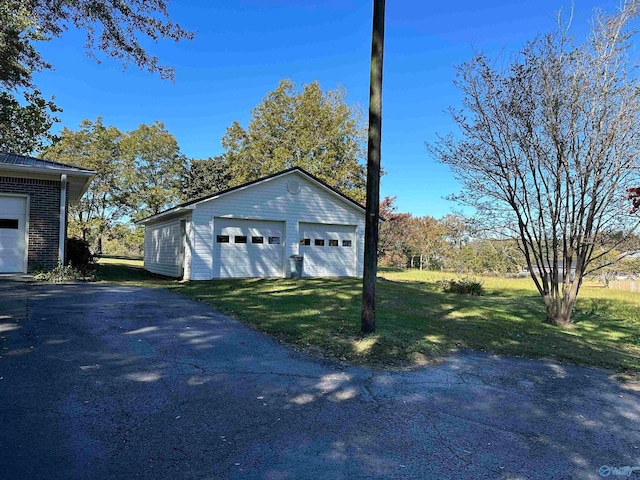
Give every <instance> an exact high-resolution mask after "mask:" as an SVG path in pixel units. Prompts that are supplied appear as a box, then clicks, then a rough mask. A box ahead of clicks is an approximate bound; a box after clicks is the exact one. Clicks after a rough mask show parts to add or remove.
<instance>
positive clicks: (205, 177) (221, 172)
mask: <svg viewBox="0 0 640 480" xmlns="http://www.w3.org/2000/svg"><path fill="white" fill-rule="evenodd" d="M180 181H181V197H182V201H185V202H186V201H189V200H193V199H195V198H199V197H204V196H206V195H209V194H212V193H216V192H219V191H220V190H224V189H226V188H228V187H229V182H230V181H231V176H230V175H229V171H228V168H227V164H226V163H225V162H224V159H223V158H222V157H214V158H207V159H205V160H195V159H192V160H190V161H189V164H188V167H187V168H185V170H184V173H183V176H182V178H181V180H180Z"/></svg>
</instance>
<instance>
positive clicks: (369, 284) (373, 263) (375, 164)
mask: <svg viewBox="0 0 640 480" xmlns="http://www.w3.org/2000/svg"><path fill="white" fill-rule="evenodd" d="M384 12H385V0H373V35H372V41H371V80H370V87H369V144H368V150H367V207H366V216H367V218H366V227H365V240H364V276H363V279H362V326H361V330H362V333H373V332H375V331H376V277H377V275H378V252H377V250H378V218H379V216H380V146H381V143H382V142H381V139H382V61H383V53H384Z"/></svg>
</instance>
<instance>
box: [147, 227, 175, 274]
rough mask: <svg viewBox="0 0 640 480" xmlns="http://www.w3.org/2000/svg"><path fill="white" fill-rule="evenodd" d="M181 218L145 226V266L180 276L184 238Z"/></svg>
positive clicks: (154, 270) (159, 271) (158, 271)
mask: <svg viewBox="0 0 640 480" xmlns="http://www.w3.org/2000/svg"><path fill="white" fill-rule="evenodd" d="M180 220H181V219H180V218H176V219H173V220H168V221H166V222H162V223H156V224H152V225H146V226H145V232H144V268H145V269H147V270H149V271H150V272H153V273H158V274H160V275H167V276H169V277H179V276H180V274H181V269H182V265H181V264H180V260H181V255H180V253H181V249H182V248H184V243H183V242H184V239H183V236H182V234H181V229H180Z"/></svg>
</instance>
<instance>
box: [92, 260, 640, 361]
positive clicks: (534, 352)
mask: <svg viewBox="0 0 640 480" xmlns="http://www.w3.org/2000/svg"><path fill="white" fill-rule="evenodd" d="M100 263H101V267H100V277H101V278H102V279H103V281H105V282H109V283H120V284H125V285H142V286H148V287H162V288H167V289H170V290H173V291H175V292H177V293H180V294H182V295H186V296H188V297H191V298H194V299H197V300H199V301H202V302H205V303H207V304H210V305H212V306H214V307H216V308H218V309H220V310H222V311H224V312H227V313H229V314H231V315H233V316H234V317H236V318H238V319H240V320H241V321H243V322H245V323H248V324H251V325H253V326H255V327H256V328H258V329H259V330H262V331H264V332H267V333H269V334H271V335H273V336H275V337H277V338H279V339H283V340H285V341H287V342H288V343H290V344H292V345H294V346H298V347H301V348H306V349H311V350H312V351H313V352H315V353H319V354H322V355H325V356H331V357H336V358H340V359H343V360H346V361H349V362H351V363H356V364H368V365H379V364H384V365H386V366H389V365H391V366H393V365H396V366H406V365H415V364H423V363H425V362H429V361H430V360H431V359H434V358H438V357H440V356H442V355H445V354H448V353H450V352H453V351H457V350H460V349H472V350H477V351H486V352H493V353H498V354H506V355H515V356H525V357H532V358H540V357H550V358H555V359H558V360H561V361H566V362H570V363H575V364H584V365H592V366H599V367H606V368H611V369H615V370H617V371H620V372H629V373H636V372H638V371H639V370H640V296H639V295H637V293H631V292H623V291H614V290H608V289H605V288H602V287H599V286H597V285H587V286H585V287H584V289H583V290H582V292H581V297H580V299H579V301H578V304H577V306H576V310H575V314H574V321H575V324H574V325H573V326H572V327H570V328H561V327H557V326H553V325H548V324H545V323H543V322H542V321H541V319H542V318H544V310H543V307H542V301H541V299H540V298H539V296H538V294H537V292H536V291H535V289H534V287H533V284H532V282H531V281H530V280H528V279H501V278H490V277H482V278H481V280H482V282H483V286H484V289H485V292H486V293H485V295H484V296H473V297H471V296H467V295H457V294H444V293H442V292H440V291H439V289H438V287H437V285H436V282H437V281H438V280H442V279H445V278H452V276H453V275H452V274H450V273H448V274H447V273H442V272H420V271H408V272H393V271H383V272H381V275H382V276H383V278H380V279H379V281H378V296H377V308H376V311H377V332H376V334H375V335H372V336H368V337H363V336H362V335H361V334H360V332H359V329H360V306H361V305H360V302H361V281H360V280H359V279H351V278H349V279H302V280H290V279H243V280H223V281H222V280H218V281H215V280H214V281H205V282H197V281H194V282H178V281H176V280H170V279H165V278H159V277H155V276H153V275H151V274H149V273H148V272H146V271H144V270H143V269H142V268H141V262H135V261H127V262H124V261H122V260H115V259H110V260H108V261H105V260H104V259H103V260H101V262H100Z"/></svg>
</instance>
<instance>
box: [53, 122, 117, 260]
mask: <svg viewBox="0 0 640 480" xmlns="http://www.w3.org/2000/svg"><path fill="white" fill-rule="evenodd" d="M122 137H123V135H122V132H120V130H118V129H117V128H116V127H113V126H109V127H107V126H105V125H104V124H103V123H102V118H101V117H98V118H97V119H96V120H95V121H91V120H83V121H82V122H81V124H80V128H79V129H78V130H77V131H72V130H69V129H68V128H64V129H63V130H62V133H61V134H60V140H59V141H58V142H57V143H56V144H55V145H53V146H50V147H49V148H47V149H46V151H45V152H44V156H45V157H46V158H47V159H49V160H54V161H59V162H66V163H71V164H74V165H78V166H81V167H85V168H89V169H91V170H95V171H96V176H95V177H94V179H93V181H92V182H91V184H90V185H89V189H88V190H87V192H86V193H85V194H84V195H83V197H82V198H81V199H80V203H79V204H78V205H74V206H71V207H70V208H69V214H70V215H69V217H70V218H69V233H70V235H71V236H79V237H81V238H82V239H83V240H86V241H87V242H89V243H90V245H91V246H92V248H93V249H94V251H96V252H97V253H102V245H103V241H104V237H105V234H106V233H107V232H108V230H109V229H111V228H113V227H114V226H115V224H116V222H118V221H119V220H120V219H122V218H123V217H124V216H125V214H126V213H128V212H129V209H128V208H127V207H128V203H127V201H128V199H127V197H126V196H125V195H124V187H125V186H126V180H125V177H126V176H125V173H126V172H127V164H126V163H125V160H124V159H123V158H122V153H121V149H120V142H121V141H122Z"/></svg>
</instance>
